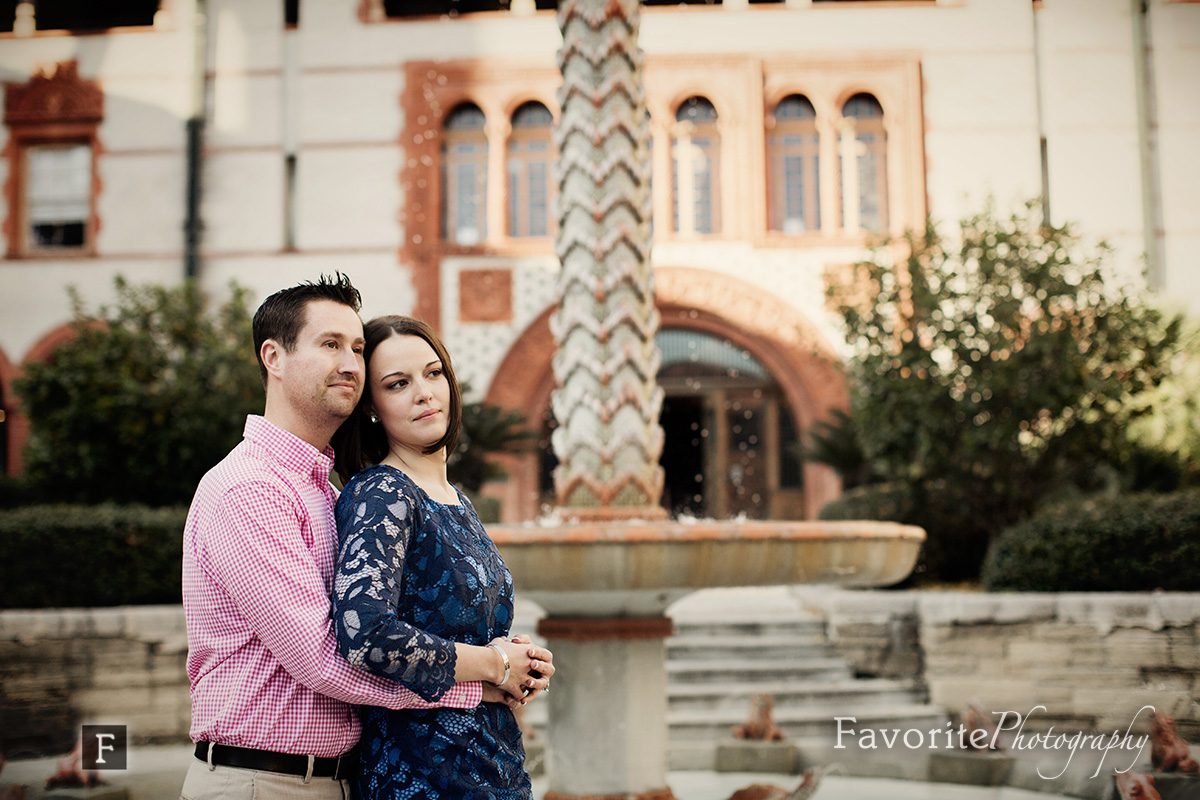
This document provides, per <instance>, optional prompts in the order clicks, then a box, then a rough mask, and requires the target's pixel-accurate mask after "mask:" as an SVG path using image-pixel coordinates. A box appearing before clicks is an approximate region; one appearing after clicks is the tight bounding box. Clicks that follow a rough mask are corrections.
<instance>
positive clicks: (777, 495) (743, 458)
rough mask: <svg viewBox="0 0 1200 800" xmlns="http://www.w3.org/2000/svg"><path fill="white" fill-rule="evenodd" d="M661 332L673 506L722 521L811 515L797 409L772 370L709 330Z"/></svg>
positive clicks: (668, 492)
mask: <svg viewBox="0 0 1200 800" xmlns="http://www.w3.org/2000/svg"><path fill="white" fill-rule="evenodd" d="M656 339H657V342H658V346H659V351H660V352H661V353H662V367H661V369H660V370H659V373H658V382H659V385H660V386H661V387H662V389H663V394H664V399H663V409H662V416H661V419H660V424H661V425H662V428H663V434H664V443H663V454H662V458H661V459H660V463H661V464H662V466H663V471H664V474H665V476H666V477H665V483H664V487H663V505H664V506H665V507H666V508H667V510H668V511H670V512H671V513H672V514H675V515H678V514H691V515H693V516H697V517H712V518H716V519H723V518H726V517H734V516H739V515H745V516H747V517H750V518H751V519H802V518H803V517H804V498H803V471H802V470H801V455H800V439H799V435H798V432H797V430H796V424H795V416H794V414H793V412H792V409H791V407H790V406H789V405H788V402H787V398H786V397H785V396H784V394H783V392H782V390H781V389H780V387H779V384H778V383H777V382H776V381H775V380H774V378H773V377H772V376H771V374H770V373H769V372H768V371H767V369H766V367H764V366H763V365H762V363H760V362H759V361H758V359H756V358H755V357H754V356H752V355H751V354H750V353H748V352H747V351H745V350H743V349H742V348H740V347H737V346H736V345H734V344H732V343H731V342H730V341H729V340H728V339H724V338H721V337H718V336H715V335H714V334H711V333H706V332H704V331H696V330H689V329H687V328H665V329H663V330H661V331H659V333H658V336H657V337H656Z"/></svg>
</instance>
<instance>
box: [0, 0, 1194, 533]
mask: <svg viewBox="0 0 1200 800" xmlns="http://www.w3.org/2000/svg"><path fill="white" fill-rule="evenodd" d="M37 5H39V6H50V5H51V4H48V3H41V4H37ZM84 5H86V4H81V5H80V6H79V8H83V6H84ZM92 5H97V6H103V8H102V9H93V10H91V11H87V12H80V11H78V10H76V11H69V12H68V11H57V12H56V11H54V10H53V9H38V8H35V4H34V3H31V2H15V3H14V2H12V0H10V1H9V2H8V3H0V81H2V83H3V91H4V101H5V103H4V120H3V125H0V185H2V186H3V187H4V191H3V192H0V220H2V224H0V256H2V257H3V261H2V262H0V287H2V290H0V394H2V397H0V400H2V403H3V409H4V414H5V419H4V422H3V423H2V424H0V430H2V431H3V434H4V441H3V451H4V457H5V461H4V465H3V466H4V469H5V470H6V471H7V472H8V473H10V474H16V473H18V472H19V471H20V469H21V456H20V448H21V446H22V444H23V442H24V440H25V438H26V437H27V427H26V422H25V420H24V418H23V417H22V415H21V414H20V410H19V408H18V406H17V402H16V398H15V396H14V392H13V388H12V384H13V380H14V378H15V377H16V376H17V375H18V374H19V373H20V371H21V368H22V365H24V364H26V363H29V362H31V361H37V360H39V359H44V358H46V357H47V356H48V354H49V353H51V352H52V351H53V349H54V347H56V346H57V345H58V344H60V343H61V342H62V341H63V339H64V337H66V336H69V328H68V323H69V320H70V314H71V309H70V304H69V300H68V296H67V293H66V287H67V286H75V287H77V288H78V289H79V291H80V292H81V294H82V296H83V297H84V298H85V299H86V300H87V301H88V302H89V303H92V304H99V303H103V302H105V301H106V300H109V299H111V297H112V292H113V289H112V286H113V278H114V276H116V275H123V276H125V277H126V278H128V279H129V280H131V281H134V282H142V281H152V282H159V283H174V282H178V281H181V280H183V279H184V278H185V276H188V275H195V276H196V277H197V278H198V279H199V280H200V282H201V283H202V285H203V286H204V287H205V288H206V289H207V290H208V291H210V292H211V293H212V294H214V295H216V296H221V295H223V294H224V293H225V292H227V291H228V285H229V282H230V281H231V280H236V281H237V282H238V283H240V284H242V285H244V286H247V287H249V288H250V289H251V291H252V294H253V295H255V296H256V298H262V297H265V296H266V295H268V294H270V293H271V292H272V291H274V290H276V289H278V288H280V287H282V286H285V285H289V284H292V283H295V282H297V281H300V280H308V279H312V278H314V277H315V276H316V275H318V274H319V273H322V272H325V273H328V272H332V271H334V270H341V271H342V272H345V273H347V274H348V275H350V276H351V278H352V279H353V280H354V282H355V284H356V285H357V286H359V287H360V288H361V289H362V292H363V296H364V317H370V316H374V315H376V314H382V313H409V314H413V315H415V316H419V317H422V318H423V319H425V320H427V321H429V322H430V323H432V324H434V325H435V326H436V327H437V328H438V329H439V330H440V331H441V333H442V335H443V336H444V337H445V339H446V342H447V345H448V347H449V349H450V352H451V354H452V355H453V357H454V359H455V362H456V367H457V369H458V372H459V374H460V376H461V377H462V378H463V379H464V380H465V381H466V382H467V383H468V384H469V386H470V391H471V396H473V397H478V398H486V399H488V400H490V401H492V402H495V403H498V404H500V405H503V406H505V407H507V408H512V409H516V410H519V411H521V412H523V413H524V414H525V415H526V417H527V418H528V419H529V420H530V423H531V425H533V426H535V427H538V428H540V429H541V430H542V432H543V433H544V434H547V433H548V430H549V429H550V427H551V426H552V425H553V420H551V419H549V413H548V408H549V397H550V393H551V390H552V388H553V378H552V375H551V367H550V358H551V351H552V339H551V335H550V330H549V322H548V320H549V315H550V312H551V310H552V305H553V303H554V285H555V276H556V272H557V260H556V258H555V255H554V233H555V214H554V200H555V177H554V175H555V138H554V121H555V119H556V117H557V115H558V105H557V100H556V93H557V89H558V84H559V72H558V67H557V60H556V53H557V51H558V49H559V47H560V46H561V44H562V42H561V37H560V35H559V32H558V28H557V24H556V19H555V13H554V11H553V9H552V8H542V7H541V6H546V5H551V4H549V3H545V2H542V0H537V1H536V2H534V1H533V0H509V2H483V1H482V0H411V1H409V2H402V1H401V0H361V2H350V0H299V1H298V0H290V2H289V1H287V0H285V2H277V3H269V2H259V1H258V0H255V1H254V2H251V1H250V0H122V1H121V2H113V3H105V4H92ZM640 43H641V47H642V49H643V51H644V53H645V66H644V78H645V90H646V101H647V107H648V110H649V116H650V119H649V123H650V131H651V142H650V145H651V147H650V152H651V159H652V208H653V231H654V247H653V252H652V262H653V266H654V269H655V280H656V297H657V303H658V306H659V310H660V312H661V314H662V330H661V331H660V334H659V337H658V342H659V346H660V349H661V351H662V354H663V365H662V370H661V372H660V376H659V377H660V382H661V383H662V385H663V387H664V390H665V393H666V401H665V403H664V412H663V418H662V424H663V427H664V430H665V432H666V437H667V438H666V447H665V448H664V451H665V455H664V466H665V467H666V472H667V490H666V497H665V498H664V502H665V503H666V504H667V505H668V506H669V507H670V508H671V509H672V510H674V511H675V512H677V513H688V514H695V515H700V516H728V515H736V514H746V515H748V516H752V517H754V516H760V517H761V516H770V517H773V518H789V517H790V518H806V517H813V516H815V514H816V512H817V510H818V509H819V507H820V505H821V504H822V503H823V502H825V501H826V500H828V499H830V498H831V497H833V496H835V495H836V494H837V492H838V491H839V486H838V481H837V479H836V476H834V475H833V474H832V473H831V472H830V471H829V470H828V469H826V468H824V467H822V466H820V465H814V464H806V463H804V462H803V461H802V459H800V458H799V456H798V453H797V448H796V443H797V442H799V441H800V440H801V439H802V437H803V436H804V434H805V432H806V431H807V429H808V428H809V427H810V426H811V425H812V424H813V423H814V422H816V421H818V420H821V419H823V418H826V417H827V416H828V415H829V413H830V412H831V411H832V410H833V409H836V408H841V407H845V406H846V404H847V393H846V387H845V385H844V381H843V379H842V377H841V373H840V371H839V361H840V354H841V352H842V351H843V349H844V348H843V347H842V342H841V341H840V339H839V334H838V329H837V324H836V320H835V319H833V318H832V317H831V315H830V314H829V313H828V311H827V309H826V306H825V298H824V290H825V285H826V281H827V277H828V276H829V275H830V273H831V271H837V270H839V269H840V268H842V267H843V266H844V265H846V264H848V263H851V262H853V261H855V260H856V259H858V258H860V257H862V255H863V254H864V252H865V248H866V247H868V246H869V245H870V243H871V242H872V241H875V240H876V239H877V238H878V237H879V236H881V235H886V234H898V233H901V232H903V231H904V230H905V229H907V228H916V227H919V226H921V225H922V224H923V221H924V219H925V218H926V216H927V215H929V216H932V217H933V218H934V219H936V220H940V221H943V222H949V223H953V222H954V221H956V220H957V219H958V218H959V217H961V216H963V215H965V214H968V213H972V212H974V211H977V210H979V209H980V208H981V207H982V205H983V204H984V202H985V201H986V199H987V198H989V197H991V198H994V201H995V203H996V204H997V206H998V207H1000V208H1006V207H1011V206H1013V205H1015V204H1019V203H1022V202H1025V201H1027V200H1029V199H1031V198H1034V197H1042V198H1043V202H1044V204H1045V207H1047V208H1048V210H1049V213H1050V216H1051V219H1052V220H1053V221H1054V222H1056V223H1061V222H1064V221H1073V222H1076V223H1077V224H1078V227H1079V230H1080V231H1081V232H1082V233H1083V234H1084V235H1085V236H1086V237H1088V238H1090V239H1099V238H1104V239H1106V240H1108V241H1109V242H1110V243H1111V244H1112V245H1113V246H1114V247H1115V249H1116V258H1117V261H1118V262H1119V264H1120V266H1121V268H1122V269H1124V270H1126V271H1127V272H1128V273H1129V274H1131V275H1136V276H1139V277H1140V276H1144V280H1146V281H1148V283H1149V284H1150V285H1151V286H1152V287H1153V288H1155V289H1157V290H1160V291H1161V293H1162V294H1163V295H1164V296H1165V297H1166V298H1167V299H1168V300H1170V301H1171V302H1175V303H1178V304H1180V305H1181V306H1183V307H1186V308H1188V309H1189V310H1190V311H1192V312H1193V313H1194V312H1196V311H1198V310H1200V270H1198V269H1197V268H1196V266H1195V262H1196V256H1195V253H1196V252H1197V251H1198V250H1200V195H1198V194H1197V193H1196V191H1195V190H1194V188H1193V187H1195V186H1196V185H1200V150H1198V148H1197V143H1198V142H1200V103H1198V102H1197V101H1198V100H1200V79H1198V78H1197V77H1196V76H1200V3H1196V2H1184V1H1181V0H1033V1H1032V2H1030V0H824V1H822V0H781V1H780V2H752V1H751V0H724V2H723V3H722V2H712V3H688V4H671V5H665V4H659V3H657V2H648V3H645V4H644V6H643V9H642V22H641V35H640ZM543 438H544V440H545V441H548V435H546V436H544V437H543ZM548 450H549V448H548V446H546V447H543V448H540V452H539V453H535V454H530V455H527V456H523V457H517V458H512V459H510V460H509V461H508V462H507V467H508V470H509V473H510V478H509V480H508V481H507V482H505V483H504V484H503V485H501V486H497V487H494V488H493V491H494V492H495V493H496V494H498V495H499V496H500V497H501V499H502V501H503V502H502V508H503V516H504V518H505V519H507V520H518V519H528V518H530V517H532V516H535V515H537V514H538V513H539V511H540V508H541V503H542V502H544V501H545V500H546V499H547V498H548V496H549V495H550V493H551V492H552V487H550V486H549V485H548V481H549V478H548V475H549V469H550V467H551V466H552V464H551V462H552V456H547V455H546V451H548Z"/></svg>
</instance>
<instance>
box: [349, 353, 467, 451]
mask: <svg viewBox="0 0 1200 800" xmlns="http://www.w3.org/2000/svg"><path fill="white" fill-rule="evenodd" d="M367 381H368V386H369V388H370V392H371V408H372V410H373V411H374V412H375V414H376V415H378V417H379V424H381V425H383V429H384V431H386V432H387V437H388V444H389V446H390V447H391V448H392V449H394V450H395V449H403V450H408V451H410V452H414V453H418V454H419V453H423V452H424V451H425V449H426V448H427V447H429V446H430V445H432V444H434V443H435V442H437V441H438V440H439V439H441V438H442V437H443V436H445V435H446V428H447V426H448V425H449V424H450V423H449V417H448V415H449V413H450V382H449V381H448V380H447V378H446V373H445V371H444V370H443V369H442V361H441V359H440V358H438V355H437V353H436V352H434V349H433V347H432V346H431V345H430V344H429V342H427V341H425V340H424V339H422V338H421V337H420V336H411V335H397V336H391V337H389V338H387V339H384V340H383V341H382V342H380V343H379V345H378V346H377V347H376V348H375V350H374V352H373V353H371V363H370V364H368V365H367Z"/></svg>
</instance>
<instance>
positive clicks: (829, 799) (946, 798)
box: [0, 745, 1057, 800]
mask: <svg viewBox="0 0 1200 800" xmlns="http://www.w3.org/2000/svg"><path fill="white" fill-rule="evenodd" d="M193 758H194V757H193V755H192V748H191V747H190V746H185V745H171V746H137V745H135V746H134V747H133V748H131V750H130V752H129V769H128V770H125V771H122V772H117V771H113V772H110V773H107V774H106V775H105V776H104V779H105V780H106V782H107V785H106V786H105V787H101V788H99V789H92V790H81V789H73V790H63V789H56V790H53V791H52V792H46V791H45V790H43V789H42V788H41V787H42V786H44V785H45V782H46V778H47V777H49V776H50V775H51V774H52V773H53V772H54V767H55V761H56V759H53V758H41V759H33V760H29V761H14V762H9V764H8V765H7V766H6V767H5V769H4V773H3V774H2V775H0V788H2V787H4V786H8V785H11V784H24V785H26V786H28V787H29V789H30V793H29V800H51V798H72V799H73V800H74V799H75V798H79V799H80V800H110V799H111V800H119V798H118V797H116V795H117V794H119V793H114V792H113V791H112V790H113V789H122V788H124V789H127V790H128V794H127V795H126V797H125V798H124V800H173V798H176V797H178V796H179V788H180V787H181V786H182V785H183V776H184V774H185V773H186V772H187V769H188V765H189V764H190V763H191V761H192V760H193ZM799 780H800V778H799V776H794V775H759V774H754V773H746V772H726V773H717V772H699V771H697V772H672V773H670V775H669V777H668V781H669V784H670V786H671V788H672V789H673V790H674V792H675V795H676V797H678V798H679V800H726V798H728V797H729V796H730V795H731V794H733V793H734V792H735V791H736V790H738V789H741V788H743V787H745V786H749V785H750V784H754V783H767V784H774V785H776V786H782V787H785V788H792V787H794V786H795V785H796V784H797V783H799ZM545 791H546V779H545V778H539V779H535V780H534V796H535V797H541V796H542V795H543V794H544V793H545ZM1055 797H1057V795H1048V794H1042V793H1035V792H1027V791H1022V790H1020V789H1011V788H979V787H970V786H960V785H956V784H929V783H921V782H917V781H904V780H886V779H877V778H848V777H842V776H838V775H830V776H828V777H826V778H825V780H824V781H823V782H822V784H821V788H820V789H818V790H817V793H816V794H815V795H814V796H813V800H1054V798H1055Z"/></svg>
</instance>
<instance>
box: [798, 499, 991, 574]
mask: <svg viewBox="0 0 1200 800" xmlns="http://www.w3.org/2000/svg"><path fill="white" fill-rule="evenodd" d="M818 516H819V517H820V518H821V519H826V520H852V519H871V520H881V521H885V522H902V523H904V524H905V525H917V526H919V527H921V528H924V530H925V544H924V545H923V546H922V547H921V553H920V555H919V556H918V558H917V564H916V566H915V567H913V574H912V578H911V582H916V583H920V582H923V581H924V580H926V579H933V580H937V581H966V580H974V579H975V578H977V577H978V575H979V565H980V563H981V562H982V561H983V557H984V553H985V551H986V548H987V539H986V538H985V537H983V536H980V535H979V533H978V530H979V526H978V523H977V522H976V521H975V520H973V519H972V518H971V509H970V507H969V506H968V505H964V504H963V503H962V502H960V501H959V499H958V498H957V497H956V496H955V494H954V493H953V492H951V491H949V489H948V488H947V486H946V485H945V484H944V483H943V482H935V483H932V484H909V483H904V482H903V481H896V482H892V483H875V484H870V485H867V486H859V487H856V488H854V489H851V490H849V491H847V492H846V493H844V494H843V495H842V496H841V497H839V498H838V499H836V500H834V501H832V502H830V503H827V504H825V505H824V506H823V507H822V508H821V510H820V512H819V514H818Z"/></svg>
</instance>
